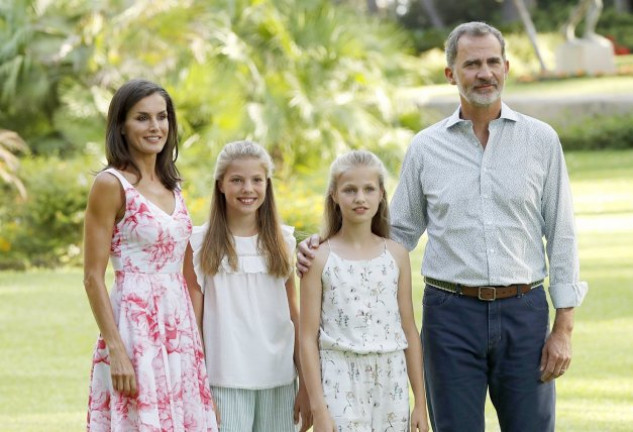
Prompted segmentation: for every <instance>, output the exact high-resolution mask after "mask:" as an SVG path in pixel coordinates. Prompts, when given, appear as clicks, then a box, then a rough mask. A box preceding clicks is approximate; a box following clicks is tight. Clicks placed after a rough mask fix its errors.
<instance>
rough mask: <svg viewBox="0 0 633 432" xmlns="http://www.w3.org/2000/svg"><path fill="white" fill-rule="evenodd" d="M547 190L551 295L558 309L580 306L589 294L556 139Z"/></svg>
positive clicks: (545, 208) (545, 206)
mask: <svg viewBox="0 0 633 432" xmlns="http://www.w3.org/2000/svg"><path fill="white" fill-rule="evenodd" d="M556 141H557V142H556V144H555V145H552V146H551V147H550V148H551V157H550V159H549V160H550V164H549V167H548V173H547V176H546V181H545V185H544V188H543V198H542V206H541V212H542V215H543V221H544V235H545V240H546V242H547V243H546V251H547V257H548V262H549V282H550V286H549V293H550V298H551V300H552V305H553V306H554V307H555V308H556V309H559V308H567V307H576V306H580V304H581V303H582V301H583V299H584V297H585V295H586V294H587V291H588V285H587V283H586V282H584V281H581V280H580V264H579V259H578V242H577V237H576V227H575V221H574V209H573V202H572V195H571V187H570V184H569V176H568V174H567V168H566V166H565V158H564V156H563V151H562V147H561V145H560V142H558V139H557V138H556Z"/></svg>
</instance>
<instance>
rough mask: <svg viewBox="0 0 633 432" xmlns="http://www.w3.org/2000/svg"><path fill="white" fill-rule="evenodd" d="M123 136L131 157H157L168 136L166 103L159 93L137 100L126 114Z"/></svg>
mask: <svg viewBox="0 0 633 432" xmlns="http://www.w3.org/2000/svg"><path fill="white" fill-rule="evenodd" d="M122 133H123V136H124V138H125V141H126V142H127V145H128V147H129V149H130V153H131V154H132V156H133V157H141V156H147V155H157V154H158V153H160V152H161V151H162V150H163V148H164V147H165V143H166V142H167V135H168V134H169V119H168V116H167V102H166V101H165V99H164V98H163V97H162V96H161V95H160V93H153V94H151V95H149V96H147V97H145V98H143V99H141V100H139V101H138V102H137V103H136V104H135V105H134V106H133V107H132V108H131V109H130V110H129V111H128V113H127V116H126V117H125V123H124V124H123V131H122Z"/></svg>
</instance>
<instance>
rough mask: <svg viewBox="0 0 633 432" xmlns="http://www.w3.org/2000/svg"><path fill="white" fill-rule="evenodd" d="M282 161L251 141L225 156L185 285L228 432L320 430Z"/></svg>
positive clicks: (194, 238)
mask: <svg viewBox="0 0 633 432" xmlns="http://www.w3.org/2000/svg"><path fill="white" fill-rule="evenodd" d="M272 168H273V165H272V161H271V159H270V156H269V155H268V153H267V152H266V150H265V149H264V148H263V147H261V146H260V145H258V144H255V143H252V142H249V141H238V142H233V143H229V144H227V145H226V146H225V147H224V149H223V150H222V152H220V154H219V156H218V160H217V163H216V170H215V188H214V191H213V198H212V205H211V214H210V219H209V223H207V224H205V225H203V226H201V227H194V230H193V233H192V235H191V240H190V247H189V249H188V251H187V254H186V257H185V271H184V273H185V278H186V280H187V285H188V287H189V291H190V296H191V300H192V303H193V306H194V311H195V313H196V317H197V319H198V325H199V326H200V327H201V332H202V339H203V341H204V348H205V359H206V365H207V370H208V374H209V382H210V383H211V388H212V390H213V394H214V398H215V401H216V403H217V408H218V411H219V413H220V415H219V422H220V432H223V431H227V432H233V431H239V432H270V431H275V432H295V426H294V423H295V422H298V421H299V416H301V417H302V418H301V424H302V429H301V430H302V431H305V430H307V429H308V428H309V427H310V426H311V423H312V421H311V419H310V417H309V404H308V399H307V393H306V391H305V387H304V385H303V382H302V381H301V380H300V383H299V391H298V393H297V389H296V384H295V382H296V377H297V373H298V374H299V376H300V375H301V367H300V363H299V346H298V338H297V336H298V335H297V332H298V330H295V329H298V324H299V322H298V321H299V311H298V308H297V301H296V293H295V284H294V277H293V273H292V254H293V251H294V248H295V243H296V242H295V239H294V237H293V235H292V233H293V228H292V227H288V226H283V225H281V224H280V222H279V216H278V213H277V209H276V207H275V199H274V193H273V187H272V178H271V175H272Z"/></svg>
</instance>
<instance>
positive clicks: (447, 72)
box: [444, 66, 457, 85]
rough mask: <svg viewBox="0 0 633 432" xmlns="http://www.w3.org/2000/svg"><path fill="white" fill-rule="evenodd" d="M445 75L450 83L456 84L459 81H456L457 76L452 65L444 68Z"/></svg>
mask: <svg viewBox="0 0 633 432" xmlns="http://www.w3.org/2000/svg"><path fill="white" fill-rule="evenodd" d="M444 76H445V77H446V80H447V81H448V83H449V84H452V85H455V84H457V82H456V81H455V77H454V76H453V69H452V68H450V67H448V66H447V67H445V68H444Z"/></svg>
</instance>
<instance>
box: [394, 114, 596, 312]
mask: <svg viewBox="0 0 633 432" xmlns="http://www.w3.org/2000/svg"><path fill="white" fill-rule="evenodd" d="M489 131H490V137H489V139H488V143H487V145H486V149H485V151H484V149H483V147H482V146H481V144H480V143H479V141H478V139H477V137H476V136H475V134H474V132H473V128H472V122H471V121H470V120H463V119H460V117H459V109H457V110H456V111H455V112H454V113H453V115H451V116H450V117H448V118H446V119H444V120H442V121H440V122H439V123H436V124H435V125H433V126H430V127H428V128H426V129H424V130H423V131H421V132H419V133H418V134H417V135H416V136H415V137H414V138H413V141H412V142H411V145H410V147H409V149H408V151H407V154H406V156H405V158H404V162H403V165H402V171H401V174H400V180H399V183H398V187H397V188H396V191H395V193H394V196H393V199H392V200H391V218H392V222H391V225H392V230H393V231H392V238H393V239H394V240H396V241H398V242H400V243H402V244H403V245H404V246H405V247H407V248H408V249H409V250H412V249H413V248H415V246H416V245H417V243H418V240H419V239H420V237H421V235H422V234H423V233H424V231H425V230H426V232H427V234H428V242H427V245H426V248H425V251H424V258H423V261H422V274H423V275H425V276H428V277H431V278H435V279H439V280H444V281H449V282H454V283H459V284H463V285H472V286H481V285H510V284H513V283H530V282H534V281H538V280H541V279H544V278H545V277H546V276H547V262H546V259H545V251H546V250H547V256H548V259H549V270H550V287H549V292H550V297H551V299H552V303H553V306H554V307H555V308H564V307H573V306H578V305H580V303H581V302H582V300H583V298H584V296H585V294H586V292H587V284H586V283H585V282H582V281H580V280H579V263H578V251H577V243H576V233H575V226H574V213H573V204H572V196H571V190H570V186H569V178H568V175H567V169H566V167H565V159H564V156H563V151H562V148H561V145H560V141H559V139H558V135H557V134H556V132H555V131H554V130H553V129H552V128H551V127H550V126H549V125H547V124H546V123H543V122H542V121H539V120H536V119H534V118H531V117H528V116H525V115H523V114H520V113H517V112H515V111H513V110H511V109H510V108H508V106H507V105H505V104H502V109H501V116H500V118H498V119H496V120H493V121H492V122H491V123H490V126H489ZM543 239H545V240H546V246H545V245H544V242H543Z"/></svg>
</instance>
